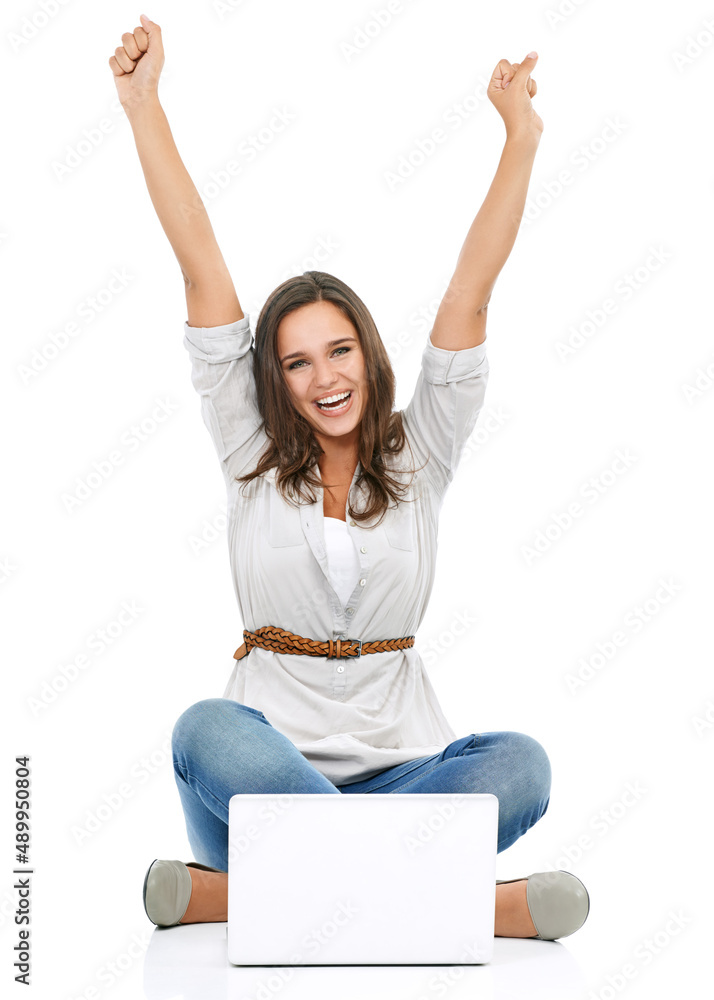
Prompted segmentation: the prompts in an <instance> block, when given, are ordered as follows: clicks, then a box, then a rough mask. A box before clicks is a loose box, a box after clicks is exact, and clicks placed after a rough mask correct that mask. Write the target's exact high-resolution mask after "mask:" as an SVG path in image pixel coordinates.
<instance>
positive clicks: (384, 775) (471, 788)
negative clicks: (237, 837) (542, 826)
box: [172, 698, 551, 871]
mask: <svg viewBox="0 0 714 1000" xmlns="http://www.w3.org/2000/svg"><path fill="white" fill-rule="evenodd" d="M172 748H173V762H174V775H175V778H176V784H177V785H178V790H179V795H180V797H181V805H182V807H183V811H184V816H185V818H186V831H187V833H188V841H189V844H190V845H191V849H192V851H193V856H194V860H195V861H198V862H200V863H201V864H204V865H210V867H211V868H218V869H220V870H221V871H228V803H229V801H230V799H231V796H233V795H238V794H241V793H244V794H245V793H262V792H265V793H275V794H278V795H285V794H310V793H315V792H325V793H326V794H328V795H329V794H332V795H337V794H340V793H343V794H350V793H365V792H377V793H380V794H385V793H389V792H396V793H399V792H450V793H463V792H491V793H492V794H493V795H495V796H496V797H497V798H498V806H499V809H498V813H499V817H498V851H499V853H500V852H501V851H505V849H506V848H507V847H510V846H511V844H513V843H514V842H515V841H516V840H518V838H519V837H521V836H523V834H524V833H525V832H526V830H528V829H529V828H530V827H531V826H533V824H534V823H536V822H537V821H538V820H539V819H540V818H541V816H542V815H543V814H544V813H545V811H546V809H547V808H548V802H549V800H550V777H551V773H550V761H549V760H548V757H547V755H546V752H545V750H544V749H543V747H542V746H541V745H540V743H538V742H537V741H536V740H534V739H533V738H532V737H530V736H526V735H525V733H517V732H510V731H505V732H495V733H471V735H469V736H463V737H461V739H458V740H455V741H454V742H453V743H450V744H449V745H448V746H447V747H446V748H445V749H444V750H442V751H441V752H440V753H435V754H432V755H431V756H430V757H419V758H417V759H416V760H411V761H407V762H406V763H405V764H396V765H395V766H394V767H388V768H387V769H386V770H384V771H380V772H379V773H378V774H374V775H372V777H371V778H365V779H364V780H363V781H356V782H353V783H351V784H348V785H334V784H333V783H332V782H331V781H330V780H329V779H328V778H326V777H325V776H324V775H323V774H321V773H320V771H318V770H317V768H316V767H314V766H313V765H312V764H311V763H310V762H309V761H308V760H307V758H306V757H304V756H303V755H302V753H300V751H299V750H298V749H297V747H296V746H295V745H294V744H293V743H292V742H291V741H290V740H289V739H288V738H287V736H285V735H284V734H283V733H281V732H279V731H278V730H277V729H275V727H274V726H272V725H271V724H270V723H269V722H268V720H267V719H266V717H265V716H264V715H263V713H262V712H259V711H258V709H256V708H250V707H249V706H248V705H241V704H240V703H239V702H237V701H233V700H232V699H229V698H207V699H205V700H204V701H199V702H196V704H195V705H191V707H190V708H187V709H186V711H185V712H184V713H183V714H182V715H181V716H180V717H179V719H178V721H177V722H176V725H175V726H174V730H173V736H172Z"/></svg>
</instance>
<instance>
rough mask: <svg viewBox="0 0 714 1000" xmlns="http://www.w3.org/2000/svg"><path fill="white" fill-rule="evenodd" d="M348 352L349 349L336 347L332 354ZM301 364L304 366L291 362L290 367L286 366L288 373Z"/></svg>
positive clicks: (300, 362) (301, 362) (297, 362)
mask: <svg viewBox="0 0 714 1000" xmlns="http://www.w3.org/2000/svg"><path fill="white" fill-rule="evenodd" d="M349 350H351V348H350V347H336V348H335V350H334V351H333V352H332V353H333V354H337V352H338V351H349ZM302 364H304V362H303V361H293V363H292V364H291V365H288V371H292V370H293V368H295V366H296V365H302Z"/></svg>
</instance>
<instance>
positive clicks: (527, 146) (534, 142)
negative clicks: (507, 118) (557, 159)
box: [506, 128, 543, 153]
mask: <svg viewBox="0 0 714 1000" xmlns="http://www.w3.org/2000/svg"><path fill="white" fill-rule="evenodd" d="M542 134H543V133H542V132H541V131H540V129H537V128H531V129H525V128H520V129H515V128H513V129H507V130H506V144H507V145H509V146H514V147H518V148H519V149H522V150H523V152H524V153H535V151H536V150H537V149H538V144H539V143H540V137H541V135H542Z"/></svg>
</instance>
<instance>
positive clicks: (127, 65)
mask: <svg viewBox="0 0 714 1000" xmlns="http://www.w3.org/2000/svg"><path fill="white" fill-rule="evenodd" d="M114 58H115V59H116V61H117V62H118V63H119V66H120V67H121V68H122V69H123V70H124V72H125V73H131V72H133V70H134V61H133V60H132V59H130V58H129V56H128V55H127V54H126V51H125V49H124V46H123V45H120V46H119V47H118V48H116V49H114Z"/></svg>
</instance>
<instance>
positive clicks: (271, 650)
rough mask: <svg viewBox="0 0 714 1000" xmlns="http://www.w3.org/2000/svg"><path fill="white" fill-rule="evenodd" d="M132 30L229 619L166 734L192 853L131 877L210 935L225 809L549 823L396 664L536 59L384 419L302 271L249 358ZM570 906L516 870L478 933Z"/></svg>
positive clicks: (488, 745) (532, 784)
mask: <svg viewBox="0 0 714 1000" xmlns="http://www.w3.org/2000/svg"><path fill="white" fill-rule="evenodd" d="M141 20H142V24H143V27H137V28H135V30H134V31H133V33H132V32H127V33H126V34H124V35H122V45H121V46H119V47H118V48H117V49H116V50H115V54H114V56H112V57H111V58H110V59H109V65H110V67H111V69H112V72H113V74H114V80H115V83H116V87H117V90H118V93H119V99H120V101H121V103H122V105H123V107H124V109H125V111H126V114H127V117H128V118H129V121H130V123H131V127H132V130H133V134H134V139H135V141H136V147H137V150H138V153H139V159H140V161H141V166H142V168H143V171H144V176H145V178H146V183H147V186H148V189H149V194H150V196H151V200H152V202H153V205H154V208H155V209H156V212H157V214H158V216H159V220H160V222H161V225H162V226H163V229H164V231H165V233H166V235H167V237H168V239H169V242H170V243H171V246H172V248H173V250H174V253H175V254H176V257H177V259H178V261H179V264H180V266H181V272H182V274H183V278H184V283H185V291H186V302H187V310H188V322H187V323H186V324H185V326H184V334H185V336H184V346H185V347H186V349H187V350H188V352H189V355H190V358H191V364H192V380H193V384H194V386H195V388H196V390H197V392H198V393H199V396H200V400H201V407H202V414H203V419H204V421H205V423H206V425H207V427H208V429H209V432H210V434H211V436H212V438H213V441H214V444H215V447H216V450H217V452H218V456H219V459H220V462H221V468H222V470H223V474H224V476H225V479H226V486H227V490H228V499H229V510H230V520H229V527H228V538H229V545H230V555H231V566H232V571H233V578H234V585H235V590H236V596H237V598H238V604H239V608H240V612H241V617H242V619H243V622H244V623H245V625H246V629H245V631H244V639H245V642H244V644H243V645H242V646H241V647H240V648H239V649H238V650H237V651H236V653H235V654H234V655H235V658H236V660H237V663H236V665H235V668H234V670H233V674H232V676H231V679H230V681H229V683H228V686H227V688H226V691H225V692H224V695H223V697H222V698H208V699H206V700H203V701H200V702H198V703H197V704H195V705H192V706H191V707H190V708H188V709H187V710H186V711H185V712H184V713H183V714H182V715H181V717H180V718H179V719H178V721H177V723H176V726H175V728H174V732H173V757H174V769H175V777H176V783H177V786H178V790H179V795H180V797H181V803H182V807H183V810H184V814H185V818H186V828H187V833H188V839H189V843H190V844H191V848H192V850H193V851H194V855H195V857H196V858H198V859H199V860H198V861H197V862H188V863H186V864H184V863H182V862H180V861H163V860H156V861H154V862H153V863H152V865H151V866H150V868H149V870H148V872H147V874H146V878H145V880H144V905H145V907H146V912H147V915H148V916H149V919H150V920H152V921H153V922H154V923H155V924H158V925H160V926H173V925H175V924H178V923H182V924H185V923H194V922H200V921H223V920H226V919H227V870H228V862H227V852H228V825H227V824H228V803H229V800H230V798H231V796H232V795H235V794H240V793H244V794H245V793H254V792H265V793H279V794H293V793H298V794H299V793H302V794H308V793H315V792H320V793H325V794H333V795H339V794H350V793H368V792H376V793H382V794H384V793H400V792H405V791H406V792H410V793H413V792H424V793H433V792H450V793H463V792H466V793H473V792H490V793H493V794H495V795H496V796H497V797H498V800H499V830H498V851H499V852H500V851H503V850H505V849H506V848H507V847H509V846H510V845H511V844H513V843H514V842H515V841H516V840H517V839H518V838H519V837H521V836H522V835H523V834H524V833H525V832H526V831H527V830H528V829H529V828H530V827H531V826H532V825H533V824H534V823H536V822H537V821H538V819H540V817H541V816H542V815H543V814H544V813H545V811H546V809H547V807H548V802H549V797H550V779H551V773H550V763H549V760H548V757H547V755H546V753H545V751H544V749H543V747H542V746H541V745H540V744H539V743H538V742H537V741H536V740H534V739H533V738H531V737H529V736H527V735H525V734H523V733H518V732H510V731H507V732H485V733H472V734H469V735H466V736H463V737H461V738H457V736H456V733H455V732H454V731H453V730H452V729H451V727H450V725H449V723H448V722H447V720H446V718H445V717H444V715H443V713H442V710H441V708H440V706H439V703H438V701H437V698H436V695H435V693H434V690H433V688H432V687H431V684H430V682H429V679H428V676H427V674H426V671H425V668H424V665H423V663H422V660H421V658H420V656H419V653H418V652H417V650H416V649H415V648H414V633H415V632H416V631H417V628H418V626H419V624H420V622H421V620H422V618H423V616H424V612H425V610H426V606H427V603H428V599H429V595H430V592H431V586H432V582H433V578H434V569H435V558H436V538H437V524H438V516H439V511H440V508H441V504H442V501H443V498H444V494H445V491H446V489H447V488H448V486H449V484H450V482H451V480H452V478H453V475H454V472H455V469H456V466H457V463H458V461H459V456H460V454H461V452H462V449H463V446H464V444H465V443H466V441H467V439H468V437H469V435H470V434H471V432H472V430H473V428H474V426H475V423H476V419H477V416H478V413H479V411H480V410H481V407H482V405H483V399H484V392H485V388H486V381H487V378H488V362H487V359H486V347H485V340H486V316H487V306H488V303H489V300H490V297H491V291H492V289H493V286H494V284H495V282H496V279H497V277H498V274H499V273H500V271H501V269H502V267H503V265H504V263H505V261H506V260H507V258H508V255H509V253H510V251H511V249H512V247H513V243H514V241H515V238H516V234H517V232H518V227H519V224H520V220H521V216H522V212H523V207H524V204H525V198H526V193H527V189H528V182H529V178H530V174H531V169H532V166H533V161H534V157H535V153H536V150H537V148H538V143H539V139H540V134H541V131H542V128H543V123H542V121H541V119H540V118H539V116H538V115H537V114H536V113H535V111H534V110H533V107H532V105H531V97H532V96H533V95H534V94H535V93H536V84H535V81H534V80H533V79H532V78H531V76H530V72H531V70H532V69H533V68H534V66H535V63H536V58H537V57H536V54H535V53H530V54H529V55H528V56H526V58H525V59H524V60H523V62H522V63H513V64H511V63H509V62H508V61H507V60H505V59H502V60H500V61H499V63H498V65H497V66H496V69H495V70H494V73H493V76H492V78H491V81H490V84H489V87H488V97H489V99H490V101H491V102H492V103H493V105H494V107H495V108H496V110H497V111H498V113H499V114H500V115H501V117H502V118H503V121H504V123H505V126H506V142H505V146H504V149H503V154H502V156H501V160H500V162H499V165H498V170H497V172H496V176H495V178H494V180H493V183H492V185H491V187H490V189H489V191H488V194H487V196H486V199H485V201H484V203H483V206H482V207H481V210H480V211H479V213H478V215H477V216H476V219H475V220H474V222H473V224H472V226H471V228H470V230H469V233H468V235H467V238H466V242H465V243H464V246H463V249H462V251H461V254H460V256H459V259H458V262H457V266H456V270H455V273H454V276H453V278H452V280H451V283H450V285H449V288H448V290H447V292H446V294H445V296H444V299H443V301H442V302H441V305H440V307H439V311H438V313H437V315H436V318H435V321H434V325H433V329H432V330H431V333H430V336H429V338H428V339H427V343H426V345H425V347H424V352H423V356H422V370H421V373H420V375H419V378H418V380H417V385H416V389H415V391H414V395H413V397H412V399H411V401H410V403H409V405H408V406H407V407H406V409H405V410H403V411H398V412H393V409H392V408H393V405H394V374H393V372H392V369H391V366H390V363H389V359H388V356H387V353H386V351H385V348H384V345H383V343H382V341H381V339H380V336H379V334H378V332H377V329H376V327H375V324H374V321H373V319H372V317H371V315H370V313H369V311H368V309H367V307H366V306H365V305H364V303H363V302H362V300H361V299H360V298H359V297H358V296H357V295H356V294H355V292H353V291H352V289H350V288H349V287H348V286H347V285H346V284H345V283H344V282H342V281H341V280H340V279H338V278H336V277H334V276H332V275H330V274H326V273H324V272H320V271H308V272H306V273H305V274H303V275H300V276H298V277H294V278H290V279H288V280H287V281H284V282H283V283H282V284H281V285H280V286H279V287H278V288H276V289H275V291H274V292H273V293H272V294H271V295H270V296H269V298H268V300H267V302H266V303H265V305H264V307H263V309H262V310H261V312H260V316H259V318H258V321H257V325H256V332H255V345H254V347H253V345H252V342H251V331H250V327H249V323H248V319H247V317H245V315H244V313H243V310H242V309H241V306H240V303H239V301H238V298H237V296H236V292H235V289H234V287H233V283H232V281H231V278H230V275H229V273H228V269H227V267H226V265H225V262H224V260H223V257H222V255H221V252H220V250H219V248H218V246H217V243H216V240H215V237H214V234H213V230H212V228H211V224H210V222H209V219H208V216H207V214H206V211H205V209H204V206H203V203H202V201H201V199H200V197H199V195H198V192H197V190H196V188H195V187H194V185H193V183H192V181H191V179H190V177H189V175H188V173H187V172H186V169H185V167H184V165H183V163H182V161H181V159H180V157H179V154H178V151H177V149H176V146H175V144H174V141H173V137H172V135H171V131H170V129H169V125H168V122H167V120H166V116H165V115H164V112H163V109H162V107H161V104H160V103H159V99H158V94H157V89H158V82H159V76H160V73H161V68H162V66H163V62H164V54H163V45H162V38H161V29H160V27H159V25H157V24H155V23H154V22H152V21H150V20H149V19H148V18H146V17H144V16H143V15H142V18H141ZM355 637H358V638H355ZM264 713H266V714H264ZM588 910H589V898H588V894H587V891H586V889H585V887H584V886H583V884H582V883H581V882H580V880H579V879H577V878H576V877H575V876H574V875H572V874H570V873H569V872H537V873H534V874H532V875H530V876H529V877H528V878H521V879H512V880H510V881H507V882H498V883H497V886H496V913H495V933H496V935H498V936H513V937H540V938H543V939H550V940H552V939H555V938H558V937H565V936H566V935H568V934H572V933H573V932H574V931H576V930H577V929H578V928H579V927H580V926H581V925H582V923H583V922H584V921H585V918H586V916H587V913H588Z"/></svg>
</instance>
